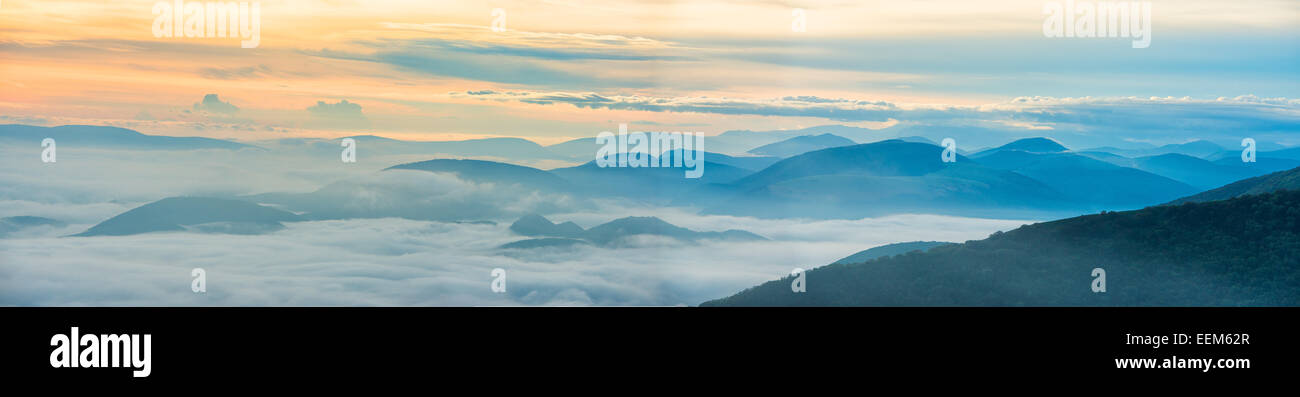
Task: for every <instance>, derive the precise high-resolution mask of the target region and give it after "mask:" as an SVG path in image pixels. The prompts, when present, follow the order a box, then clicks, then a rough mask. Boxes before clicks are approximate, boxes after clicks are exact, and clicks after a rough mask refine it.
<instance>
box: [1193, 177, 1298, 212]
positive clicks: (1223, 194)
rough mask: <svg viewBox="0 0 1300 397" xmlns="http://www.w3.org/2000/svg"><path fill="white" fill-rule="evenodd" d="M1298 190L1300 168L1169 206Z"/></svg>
mask: <svg viewBox="0 0 1300 397" xmlns="http://www.w3.org/2000/svg"><path fill="white" fill-rule="evenodd" d="M1286 189H1289V190H1300V168H1293V169H1290V170H1287V171H1278V172H1274V173H1272V174H1268V175H1260V176H1257V177H1254V178H1250V179H1244V180H1240V181H1237V182H1233V183H1230V184H1227V185H1224V186H1223V187H1221V188H1218V189H1214V190H1209V191H1205V192H1201V193H1199V194H1196V195H1192V196H1188V197H1183V198H1180V199H1178V200H1174V201H1173V202H1170V203H1169V204H1182V203H1200V202H1206V201H1214V200H1226V199H1230V198H1233V197H1238V196H1242V195H1248V194H1260V193H1264V192H1273V191H1278V190H1286Z"/></svg>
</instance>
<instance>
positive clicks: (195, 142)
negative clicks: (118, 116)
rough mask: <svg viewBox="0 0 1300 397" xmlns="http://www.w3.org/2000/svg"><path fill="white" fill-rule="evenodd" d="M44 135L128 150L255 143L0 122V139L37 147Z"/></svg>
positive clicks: (61, 142) (69, 143) (61, 144)
mask: <svg viewBox="0 0 1300 397" xmlns="http://www.w3.org/2000/svg"><path fill="white" fill-rule="evenodd" d="M45 138H53V139H54V141H55V144H56V145H58V146H57V147H58V148H60V149H62V148H74V147H109V148H117V149H132V150H196V149H229V150H238V149H257V148H256V147H255V146H251V145H245V144H242V143H237V142H231V141H226V140H220V139H211V138H197V137H175V136H160V135H145V134H141V133H139V132H136V131H132V130H128V129H125V128H118V127H103V126H93V125H65V126H59V127H37V126H30V125H19V124H6V125H0V139H4V140H19V141H23V142H26V143H27V144H29V145H32V146H33V147H40V146H39V145H40V143H41V141H42V140H44V139H45Z"/></svg>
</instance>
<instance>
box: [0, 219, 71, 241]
mask: <svg viewBox="0 0 1300 397" xmlns="http://www.w3.org/2000/svg"><path fill="white" fill-rule="evenodd" d="M42 226H47V227H63V226H67V224H66V223H64V222H62V221H59V220H57V219H51V218H45V217H40V216H7V217H4V218H0V238H3V237H6V236H8V235H9V234H11V233H14V232H18V231H20V230H24V229H28V228H35V227H42Z"/></svg>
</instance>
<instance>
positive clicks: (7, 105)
mask: <svg viewBox="0 0 1300 397" xmlns="http://www.w3.org/2000/svg"><path fill="white" fill-rule="evenodd" d="M155 3H156V2H154V1H147V0H121V1H83V0H68V1H63V0H40V1H34V0H4V1H3V3H0V123H21V124H34V125H62V124H95V125H116V126H122V127H127V128H132V129H136V130H138V131H141V132H145V133H149V134H160V135H177V136H207V137H216V138H225V139H234V140H241V141H256V140H266V139H275V138H282V137H327V138H333V137H340V136H350V135H359V134H373V135H380V136H387V137H392V138H399V139H411V140H447V139H468V138H478V137H495V136H513V137H523V138H527V139H530V140H533V141H535V142H538V143H542V144H552V143H558V142H562V141H565V140H569V139H575V138H584V137H591V136H594V135H595V134H597V133H599V132H600V131H611V130H615V129H616V128H617V125H618V124H620V123H627V124H630V125H632V128H633V129H634V130H637V129H645V130H665V131H690V132H699V133H703V134H705V135H714V134H719V133H722V132H724V131H728V130H739V129H748V130H777V129H794V128H803V127H811V126H817V125H825V124H843V125H850V126H859V127H867V128H886V127H890V126H896V125H900V124H902V125H931V126H940V127H944V126H952V127H971V126H984V127H989V126H991V127H995V128H996V129H998V130H999V131H1003V133H1004V134H1005V135H1007V138H1008V140H1009V139H1010V138H1015V137H1019V136H1052V134H1053V132H1054V131H1059V132H1061V133H1062V134H1066V133H1070V134H1072V136H1079V135H1080V134H1083V135H1095V136H1100V137H1104V138H1105V139H1108V140H1113V141H1115V142H1113V143H1110V144H1113V145H1116V146H1123V145H1124V144H1126V143H1132V144H1137V143H1150V144H1164V143H1181V142H1185V141H1188V140H1192V139H1211V140H1215V141H1217V142H1219V143H1221V144H1224V145H1225V146H1229V147H1231V146H1235V145H1233V143H1234V140H1239V139H1240V136H1242V135H1247V136H1251V137H1262V138H1261V140H1270V141H1272V142H1277V143H1281V144H1285V145H1295V144H1300V137H1296V134H1295V132H1296V131H1300V100H1298V99H1297V98H1300V79H1298V78H1297V77H1300V76H1297V74H1300V67H1297V66H1300V34H1298V33H1300V32H1297V30H1300V2H1295V1H1284V0H1283V1H1268V0H1260V1H1250V0H1247V1H1234V2H1224V1H1200V0H1191V1H1153V2H1150V3H1151V5H1152V7H1151V9H1152V11H1151V15H1150V29H1149V30H1150V32H1151V33H1150V35H1149V39H1150V42H1149V43H1150V44H1149V46H1148V47H1146V48H1133V45H1132V42H1133V41H1134V38H1129V37H1113V38H1112V37H1099V38H1079V37H1046V35H1045V34H1044V25H1045V22H1047V20H1048V19H1049V18H1050V15H1048V14H1045V13H1044V10H1045V9H1046V6H1048V5H1049V4H1053V3H1058V4H1062V5H1065V4H1066V2H1063V1H1062V2H1052V1H1020V0H1005V1H979V2H971V1H962V0H955V1H946V0H925V1H922V0H915V1H710V0H703V1H669V0H643V1H620V0H612V1H611V0H602V1H583V0H553V1H552V0H544V1H486V2H466V1H455V2H450V1H428V0H421V1H348V0H292V1H272V0H267V1H260V2H253V3H255V4H256V5H257V10H259V12H260V14H259V15H260V18H259V19H258V21H260V23H259V24H258V30H257V32H258V40H257V45H256V47H255V48H243V47H242V46H241V38H235V37H225V38H220V37H155V34H154V33H155V32H154V25H155V23H156V22H157V18H158V16H157V15H155V13H154V9H155V5H156V4H155ZM189 3H201V2H194V1H191V2H189ZM1074 3H1076V2H1070V3H1069V4H1074ZM1077 3H1088V4H1095V3H1098V2H1077ZM170 4H171V3H170V2H164V5H170ZM498 9H499V10H501V11H503V12H499V13H496V14H495V15H494V11H495V10H498ZM800 27H801V28H800ZM182 36H184V35H182ZM1087 142H1088V143H1090V144H1098V145H1100V144H1102V143H1107V142H1106V141H1105V140H1103V139H1101V138H1098V139H1092V140H1088V141H1087Z"/></svg>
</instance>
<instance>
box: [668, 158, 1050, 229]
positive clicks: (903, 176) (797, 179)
mask: <svg viewBox="0 0 1300 397" xmlns="http://www.w3.org/2000/svg"><path fill="white" fill-rule="evenodd" d="M942 151H943V149H942V148H940V147H938V146H934V145H929V144H924V143H915V142H904V141H901V140H887V141H881V142H876V143H868V144H861V145H852V146H843V147H836V148H830V149H823V150H817V151H813V152H809V153H804V154H801V155H798V156H794V157H791V158H788V159H785V160H782V161H780V162H777V163H776V164H773V165H772V166H770V167H768V168H766V169H763V170H762V171H759V172H756V173H754V174H752V175H749V176H746V177H744V178H741V179H739V180H737V181H736V182H734V183H730V184H714V185H710V186H706V187H704V188H701V189H699V190H697V191H693V192H691V193H690V194H687V195H685V196H686V199H683V200H679V201H678V202H677V203H678V204H682V205H694V206H697V207H700V208H704V210H705V212H706V213H713V214H728V215H747V216H756V217H771V218H777V217H813V218H834V219H857V218H861V217H864V216H877V215H884V214H890V213H899V212H925V213H940V214H953V215H983V216H1011V215H1016V216H1021V215H1024V214H1026V213H1038V215H1043V214H1044V213H1063V212H1064V211H1069V210H1070V208H1071V207H1072V206H1073V204H1071V203H1070V202H1069V199H1068V198H1067V197H1065V196H1063V195H1061V194H1060V193H1059V192H1057V191H1055V190H1053V189H1052V188H1050V187H1048V186H1047V185H1045V184H1043V183H1042V182H1039V181H1037V180H1034V179H1032V178H1029V177H1026V176H1024V175H1020V174H1017V173H1014V172H1009V171H1004V170H996V169H991V168H988V167H983V166H981V165H979V164H977V163H975V162H972V161H971V160H970V159H969V158H967V157H965V156H961V155H958V156H957V162H955V163H943V162H942V161H940V153H942ZM688 200H689V201H688Z"/></svg>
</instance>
